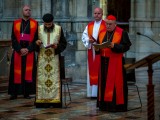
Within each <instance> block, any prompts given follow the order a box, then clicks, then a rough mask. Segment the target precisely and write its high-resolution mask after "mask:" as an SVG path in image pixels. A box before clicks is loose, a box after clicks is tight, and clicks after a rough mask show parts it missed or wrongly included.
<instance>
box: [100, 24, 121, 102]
mask: <svg viewBox="0 0 160 120" xmlns="http://www.w3.org/2000/svg"><path fill="white" fill-rule="evenodd" d="M122 32H123V29H121V28H119V27H116V29H115V32H114V35H113V40H112V42H114V43H116V44H119V43H120V41H121V37H122ZM101 43H102V41H101ZM101 55H102V56H105V57H109V65H108V73H107V77H106V88H105V95H104V101H112V98H113V91H114V87H115V89H116V104H124V97H123V96H124V94H123V71H122V57H123V53H114V52H112V51H111V49H109V48H105V49H102V50H101Z"/></svg>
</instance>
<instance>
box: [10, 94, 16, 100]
mask: <svg viewBox="0 0 160 120" xmlns="http://www.w3.org/2000/svg"><path fill="white" fill-rule="evenodd" d="M9 99H10V100H14V99H17V95H11V97H10V98H9Z"/></svg>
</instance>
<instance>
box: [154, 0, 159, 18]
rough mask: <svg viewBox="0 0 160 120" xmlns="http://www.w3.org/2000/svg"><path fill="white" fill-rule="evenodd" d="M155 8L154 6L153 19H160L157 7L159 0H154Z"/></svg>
mask: <svg viewBox="0 0 160 120" xmlns="http://www.w3.org/2000/svg"><path fill="white" fill-rule="evenodd" d="M154 3H155V8H154V10H155V19H160V7H159V5H160V0H155V2H154Z"/></svg>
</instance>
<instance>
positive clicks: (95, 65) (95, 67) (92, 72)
mask: <svg viewBox="0 0 160 120" xmlns="http://www.w3.org/2000/svg"><path fill="white" fill-rule="evenodd" d="M93 26H94V21H93V22H90V23H89V24H88V35H89V36H92V33H93ZM105 30H106V25H105V21H103V20H102V22H101V25H100V28H99V33H98V36H99V40H101V39H103V37H104V34H102V33H103V32H101V31H105ZM92 49H93V48H92V47H91V49H88V66H89V77H90V85H98V73H99V67H100V55H95V59H93V53H92Z"/></svg>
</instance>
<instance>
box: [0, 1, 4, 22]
mask: <svg viewBox="0 0 160 120" xmlns="http://www.w3.org/2000/svg"><path fill="white" fill-rule="evenodd" d="M0 3H1V4H0V19H1V18H2V12H3V11H2V4H3V3H2V0H0Z"/></svg>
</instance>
